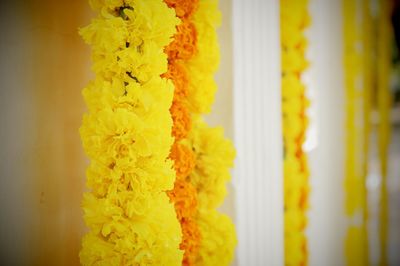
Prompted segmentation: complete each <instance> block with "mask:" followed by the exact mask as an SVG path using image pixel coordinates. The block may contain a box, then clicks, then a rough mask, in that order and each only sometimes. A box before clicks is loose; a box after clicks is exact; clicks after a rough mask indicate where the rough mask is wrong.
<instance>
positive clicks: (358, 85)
mask: <svg viewBox="0 0 400 266" xmlns="http://www.w3.org/2000/svg"><path fill="white" fill-rule="evenodd" d="M343 14H344V29H343V30H344V70H345V90H346V92H345V95H346V156H345V160H346V166H345V167H346V176H345V211H346V214H347V215H348V222H349V226H348V230H347V236H346V240H345V241H346V242H345V254H346V262H347V265H368V263H369V262H368V235H367V229H366V223H367V200H366V193H367V192H366V187H365V178H366V173H367V157H368V156H367V154H368V146H369V145H368V144H369V131H370V126H369V124H370V123H369V121H370V117H369V116H370V109H371V103H370V102H371V91H372V84H373V78H374V77H373V75H372V74H373V73H372V54H373V53H372V47H371V41H372V40H371V38H372V37H371V36H372V35H373V34H372V27H371V17H370V13H369V7H368V1H367V0H363V1H357V0H351V1H347V0H346V1H343Z"/></svg>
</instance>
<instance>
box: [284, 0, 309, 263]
mask: <svg viewBox="0 0 400 266" xmlns="http://www.w3.org/2000/svg"><path fill="white" fill-rule="evenodd" d="M280 4H281V11H280V12H281V18H280V19H281V47H282V113H283V140H284V195H285V199H284V205H285V213H284V233H285V235H284V236H285V238H284V242H285V265H306V264H307V256H308V255H307V253H308V252H307V241H306V236H305V233H304V229H305V227H306V225H307V217H306V210H307V207H308V194H309V184H308V176H309V169H308V163H307V156H306V154H305V152H304V151H303V148H302V146H303V143H304V140H305V133H306V129H307V125H308V119H307V117H306V108H307V106H308V100H307V98H306V96H305V90H306V88H305V86H304V84H303V82H302V81H301V75H302V73H303V72H304V70H305V69H306V68H307V65H308V62H307V60H306V57H305V50H306V47H307V39H306V38H305V35H304V30H305V28H306V27H307V26H308V25H309V23H310V16H309V14H308V11H307V5H308V1H307V0H281V2H280Z"/></svg>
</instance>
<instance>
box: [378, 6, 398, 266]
mask: <svg viewBox="0 0 400 266" xmlns="http://www.w3.org/2000/svg"><path fill="white" fill-rule="evenodd" d="M392 11H393V2H392V1H388V0H381V1H379V16H378V38H377V40H379V41H378V45H377V50H378V53H377V65H378V77H377V78H378V79H377V81H378V82H377V85H378V88H377V99H378V102H377V107H378V112H379V125H378V146H379V158H380V164H381V176H382V181H381V199H380V219H379V220H380V249H381V257H380V265H381V266H385V265H388V258H387V252H388V249H387V241H388V235H389V228H388V223H389V221H388V219H389V208H388V190H387V170H388V148H389V143H390V135H391V121H390V112H391V107H392V95H391V92H390V73H391V67H392V46H393V42H394V37H393V28H392V22H391V15H392Z"/></svg>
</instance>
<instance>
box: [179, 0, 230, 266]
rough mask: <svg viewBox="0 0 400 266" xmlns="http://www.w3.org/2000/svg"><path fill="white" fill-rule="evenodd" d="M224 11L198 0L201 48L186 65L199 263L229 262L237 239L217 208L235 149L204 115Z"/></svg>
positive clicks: (211, 95) (206, 0) (212, 1)
mask: <svg viewBox="0 0 400 266" xmlns="http://www.w3.org/2000/svg"><path fill="white" fill-rule="evenodd" d="M220 16H221V15H220V12H219V11H218V1H217V0H199V6H198V9H197V11H196V12H195V13H194V14H193V18H192V21H193V25H194V26H195V29H196V31H197V52H196V54H195V55H194V56H193V57H192V58H191V59H190V60H188V61H187V63H185V65H184V68H185V70H186V73H187V74H188V76H189V77H190V79H189V87H188V89H189V90H188V98H187V99H188V106H189V110H190V112H191V113H192V127H191V130H190V132H189V135H188V139H187V142H186V144H187V145H188V147H190V149H191V150H192V151H193V152H194V155H195V162H196V163H195V167H194V169H193V171H192V172H191V173H190V175H189V177H188V179H187V180H188V181H190V182H191V184H193V186H194V187H195V189H196V191H197V195H198V208H197V213H196V222H197V224H198V226H199V229H200V233H201V242H200V247H199V252H198V254H197V256H196V259H195V265H205V266H213V265H215V266H220V265H229V264H230V262H231V261H232V258H233V253H234V248H235V246H236V243H237V240H236V234H235V228H234V225H233V223H232V221H231V220H230V218H229V217H228V216H227V215H224V214H222V213H219V212H218V211H217V210H216V208H217V207H218V206H219V205H220V204H221V203H222V202H223V200H224V197H225V195H226V187H225V186H226V182H228V181H229V180H230V179H231V175H230V172H229V169H230V168H231V167H232V166H233V159H234V156H235V151H234V148H233V145H232V143H231V141H230V140H228V139H226V138H224V134H223V129H222V128H221V127H215V128H211V127H210V126H208V125H207V124H206V123H205V122H204V121H203V119H202V114H204V113H208V112H210V110H211V105H212V103H213V101H214V96H215V92H216V90H217V86H216V83H215V80H214V73H215V72H216V71H217V69H218V65H219V57H220V55H219V47H218V39H217V32H216V28H217V27H218V26H219V24H220V20H221V18H220Z"/></svg>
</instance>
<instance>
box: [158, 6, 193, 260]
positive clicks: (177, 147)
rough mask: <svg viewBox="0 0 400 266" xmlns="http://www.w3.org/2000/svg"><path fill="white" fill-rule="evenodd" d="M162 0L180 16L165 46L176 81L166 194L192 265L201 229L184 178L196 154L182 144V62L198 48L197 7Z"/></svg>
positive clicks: (187, 122) (185, 112)
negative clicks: (170, 180)
mask: <svg viewBox="0 0 400 266" xmlns="http://www.w3.org/2000/svg"><path fill="white" fill-rule="evenodd" d="M165 3H166V4H167V5H168V6H169V7H171V8H174V9H175V12H176V14H177V16H178V17H179V18H180V19H181V23H180V24H179V25H178V26H177V33H176V34H175V36H174V41H173V42H172V43H170V45H169V46H167V47H166V49H165V52H166V54H167V55H168V72H167V73H166V74H165V77H166V78H169V79H171V80H172V81H173V83H174V85H175V91H174V98H173V102H172V106H171V108H170V113H171V116H172V120H173V127H172V135H173V136H174V137H175V142H174V144H173V146H172V149H171V154H170V158H171V159H172V160H173V161H174V168H175V171H176V182H175V185H174V189H173V190H172V191H170V192H169V193H168V195H169V197H170V199H171V201H172V202H174V204H175V210H176V213H177V217H178V219H179V221H180V223H181V227H182V235H183V237H182V243H181V245H180V248H181V249H182V250H183V251H184V252H185V253H184V257H183V262H182V264H183V265H194V260H195V258H196V257H197V253H198V250H199V243H200V230H199V227H198V225H197V222H196V220H195V215H196V213H197V191H196V189H195V188H194V186H193V185H192V184H191V183H190V182H188V181H187V179H186V178H187V177H188V176H189V175H190V173H191V172H192V170H193V169H194V166H195V156H194V154H193V151H192V150H191V149H190V148H188V147H187V146H186V144H185V139H186V138H187V136H188V132H189V131H190V129H191V115H190V112H189V108H188V104H187V97H188V84H189V79H188V75H187V72H186V70H185V68H184V64H185V62H186V61H187V60H189V59H191V58H192V57H193V55H194V54H195V53H196V51H197V49H196V40H197V33H196V29H195V27H194V25H193V23H192V22H191V21H190V19H191V15H192V14H193V12H194V11H195V10H196V8H197V4H198V1H197V0H195V1H193V0H182V1H177V0H165Z"/></svg>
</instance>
